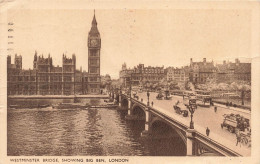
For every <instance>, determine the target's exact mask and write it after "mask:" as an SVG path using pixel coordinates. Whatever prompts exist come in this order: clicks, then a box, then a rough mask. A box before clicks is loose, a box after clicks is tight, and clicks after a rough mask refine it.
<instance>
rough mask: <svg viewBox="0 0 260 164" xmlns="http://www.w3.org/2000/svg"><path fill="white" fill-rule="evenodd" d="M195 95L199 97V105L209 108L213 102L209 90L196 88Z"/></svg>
mask: <svg viewBox="0 0 260 164" xmlns="http://www.w3.org/2000/svg"><path fill="white" fill-rule="evenodd" d="M195 95H196V98H197V105H198V106H201V107H205V108H209V107H210V105H211V102H212V98H211V95H210V92H209V91H204V90H196V91H195Z"/></svg>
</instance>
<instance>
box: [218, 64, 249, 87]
mask: <svg viewBox="0 0 260 164" xmlns="http://www.w3.org/2000/svg"><path fill="white" fill-rule="evenodd" d="M216 68H217V79H216V80H217V82H218V83H223V82H225V83H230V82H234V81H246V82H249V83H250V82H251V63H241V62H240V61H239V59H235V63H232V62H226V61H223V64H217V65H216Z"/></svg>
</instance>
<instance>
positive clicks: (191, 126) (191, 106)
mask: <svg viewBox="0 0 260 164" xmlns="http://www.w3.org/2000/svg"><path fill="white" fill-rule="evenodd" d="M188 109H189V111H190V129H194V123H193V120H192V117H193V113H194V112H195V106H194V105H193V104H192V103H191V100H189V106H188Z"/></svg>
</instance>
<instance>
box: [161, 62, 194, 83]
mask: <svg viewBox="0 0 260 164" xmlns="http://www.w3.org/2000/svg"><path fill="white" fill-rule="evenodd" d="M166 70H167V74H166V78H167V81H175V82H177V83H183V84H185V83H186V82H188V81H189V67H188V66H185V67H181V68H177V67H176V68H174V67H168V68H167V69H166Z"/></svg>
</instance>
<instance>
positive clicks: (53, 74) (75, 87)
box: [7, 52, 88, 95]
mask: <svg viewBox="0 0 260 164" xmlns="http://www.w3.org/2000/svg"><path fill="white" fill-rule="evenodd" d="M87 83H88V74H87V73H86V72H82V71H80V70H76V56H75V55H72V58H67V57H66V55H63V57H62V67H59V66H56V67H55V66H53V64H52V57H50V55H49V56H48V57H47V58H44V57H43V56H38V55H37V52H35V55H34V60H33V70H31V69H29V70H24V69H22V56H17V55H16V56H15V64H11V56H8V57H7V92H8V95H71V94H86V93H88V90H87Z"/></svg>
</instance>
